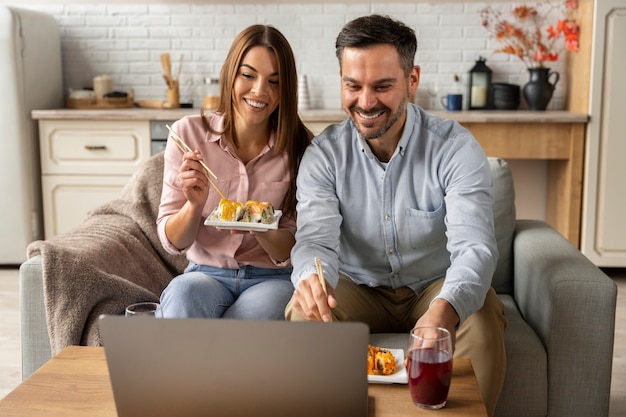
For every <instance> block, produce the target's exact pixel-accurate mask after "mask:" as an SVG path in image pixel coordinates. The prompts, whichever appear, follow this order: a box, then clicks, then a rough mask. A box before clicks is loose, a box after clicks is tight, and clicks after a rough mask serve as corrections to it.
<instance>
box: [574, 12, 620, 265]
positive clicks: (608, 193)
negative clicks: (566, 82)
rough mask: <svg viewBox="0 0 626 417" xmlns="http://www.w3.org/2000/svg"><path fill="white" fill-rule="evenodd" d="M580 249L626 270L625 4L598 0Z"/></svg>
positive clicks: (604, 263)
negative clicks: (625, 184)
mask: <svg viewBox="0 0 626 417" xmlns="http://www.w3.org/2000/svg"><path fill="white" fill-rule="evenodd" d="M593 27H594V36H593V39H594V40H593V45H592V60H591V86H590V92H591V94H590V103H589V104H590V106H589V108H590V114H591V119H590V122H589V125H588V129H587V137H588V146H587V150H586V155H585V165H586V169H585V176H584V184H585V191H586V195H585V198H584V205H583V213H584V217H583V222H582V239H581V251H582V252H583V253H584V254H585V255H586V256H587V257H588V258H589V259H591V261H593V262H594V263H595V264H596V265H597V266H600V267H626V217H625V216H624V206H625V205H626V192H625V191H624V176H625V174H626V165H625V164H624V156H625V155H626V140H625V138H624V136H625V135H626V133H625V132H626V118H625V117H624V109H626V78H624V68H625V67H626V48H624V45H623V43H624V42H623V41H624V39H626V0H598V1H596V2H595V12H594V25H593Z"/></svg>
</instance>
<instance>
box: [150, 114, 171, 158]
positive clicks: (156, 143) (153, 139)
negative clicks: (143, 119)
mask: <svg viewBox="0 0 626 417" xmlns="http://www.w3.org/2000/svg"><path fill="white" fill-rule="evenodd" d="M175 121H176V120H150V144H151V148H152V151H151V152H152V155H155V154H157V153H159V152H161V151H163V150H164V149H165V144H166V143H167V136H168V135H169V133H170V132H169V130H167V125H170V126H171V125H172V124H173V123H174V122H175Z"/></svg>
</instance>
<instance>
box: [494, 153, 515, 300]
mask: <svg viewBox="0 0 626 417" xmlns="http://www.w3.org/2000/svg"><path fill="white" fill-rule="evenodd" d="M489 166H490V167H491V176H492V178H493V195H494V198H495V202H494V206H493V213H494V225H495V233H496V240H497V242H498V250H499V251H500V259H499V260H498V265H497V266H496V271H495V273H494V274H493V280H492V282H491V286H492V287H493V289H494V290H495V291H496V293H498V294H512V293H513V279H512V277H513V233H514V231H515V186H514V184H513V174H512V173H511V168H510V167H509V164H508V163H507V162H506V161H505V160H504V159H500V158H494V157H490V158H489Z"/></svg>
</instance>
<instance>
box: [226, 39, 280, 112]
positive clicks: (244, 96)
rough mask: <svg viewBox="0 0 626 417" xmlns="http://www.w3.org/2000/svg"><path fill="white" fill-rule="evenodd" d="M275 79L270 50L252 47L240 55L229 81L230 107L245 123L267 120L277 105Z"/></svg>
mask: <svg viewBox="0 0 626 417" xmlns="http://www.w3.org/2000/svg"><path fill="white" fill-rule="evenodd" d="M278 80H279V76H278V63H277V60H276V55H275V54H274V53H273V52H272V51H271V50H270V49H268V48H266V47H263V46H255V47H252V48H251V49H250V50H249V51H248V52H247V53H246V54H245V55H244V57H243V59H242V60H241V65H239V69H238V71H237V75H236V77H235V82H234V84H233V106H234V108H235V112H236V114H237V115H238V116H239V117H240V118H241V119H242V120H243V121H244V122H245V123H248V124H260V123H265V122H267V120H268V119H269V117H270V115H271V114H272V113H273V112H274V110H276V108H277V107H278V102H279V97H280V86H279V83H278Z"/></svg>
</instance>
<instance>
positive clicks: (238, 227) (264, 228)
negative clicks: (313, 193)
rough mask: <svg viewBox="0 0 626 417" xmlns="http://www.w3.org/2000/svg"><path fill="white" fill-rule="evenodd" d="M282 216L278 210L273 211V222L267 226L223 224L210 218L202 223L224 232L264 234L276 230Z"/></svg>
mask: <svg viewBox="0 0 626 417" xmlns="http://www.w3.org/2000/svg"><path fill="white" fill-rule="evenodd" d="M282 215H283V212H282V211H280V210H274V217H275V218H274V222H273V223H269V224H264V223H251V222H225V221H222V220H215V219H212V218H211V216H209V217H207V218H206V220H205V221H204V224H205V226H214V227H216V228H218V229H224V230H242V231H244V232H248V231H250V230H253V231H255V232H266V231H268V230H275V229H278V221H279V220H280V217H281V216H282Z"/></svg>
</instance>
